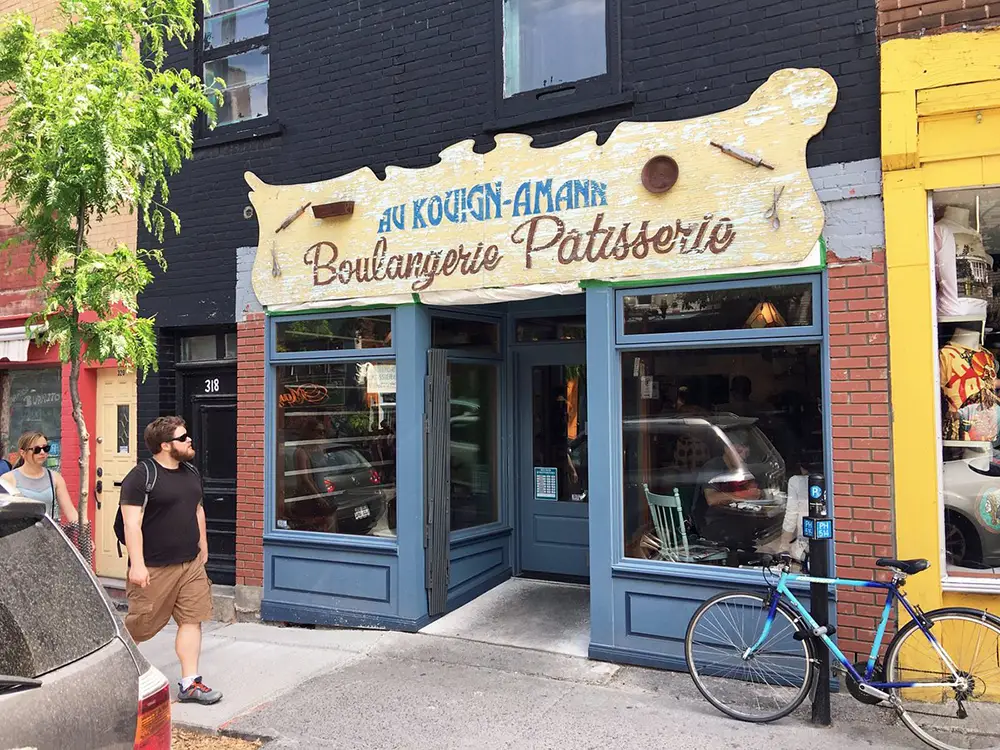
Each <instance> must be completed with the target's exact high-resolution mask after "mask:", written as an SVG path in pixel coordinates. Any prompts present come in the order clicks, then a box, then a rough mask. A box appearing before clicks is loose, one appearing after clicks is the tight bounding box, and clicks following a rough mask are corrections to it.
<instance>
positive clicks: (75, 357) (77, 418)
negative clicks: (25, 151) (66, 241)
mask: <svg viewBox="0 0 1000 750" xmlns="http://www.w3.org/2000/svg"><path fill="white" fill-rule="evenodd" d="M76 222H77V224H76V257H77V258H79V257H80V255H81V254H82V253H83V245H84V241H85V239H86V228H87V200H86V195H85V194H84V193H83V192H82V191H81V192H80V209H79V212H78V213H77V216H76ZM73 272H74V273H76V269H75V268H74V269H73ZM72 314H73V327H72V335H71V337H70V345H69V348H70V363H69V400H70V404H71V405H72V407H73V421H74V422H76V434H77V437H78V438H79V440H80V457H79V459H78V464H79V467H80V494H79V496H78V497H77V502H76V509H77V512H78V513H79V514H80V530H79V534H78V535H77V547H79V549H80V552H82V553H83V556H84V557H85V558H86V559H87V561H88V562H93V560H92V556H91V553H90V550H91V548H92V546H93V545H92V544H91V540H90V524H89V523H87V495H88V489H89V486H90V434H89V433H88V432H87V420H86V419H85V418H84V416H83V402H82V401H81V400H80V356H81V354H82V353H83V352H82V345H81V342H80V311H79V309H77V308H76V306H75V305H74V307H73V310H72Z"/></svg>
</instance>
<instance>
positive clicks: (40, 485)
mask: <svg viewBox="0 0 1000 750" xmlns="http://www.w3.org/2000/svg"><path fill="white" fill-rule="evenodd" d="M14 476H15V477H16V478H17V490H18V492H20V493H21V494H22V495H24V496H25V497H26V498H28V499H29V500H40V501H41V502H43V503H45V509H46V510H45V512H46V513H48V514H49V516H51V517H52V518H58V506H57V505H56V502H55V497H53V494H52V490H53V482H52V474H51V473H50V472H49V470H48V469H46V470H45V473H44V474H42V475H41V476H40V477H37V478H35V477H29V476H28V475H26V474H25V473H24V472H22V471H21V470H20V469H14Z"/></svg>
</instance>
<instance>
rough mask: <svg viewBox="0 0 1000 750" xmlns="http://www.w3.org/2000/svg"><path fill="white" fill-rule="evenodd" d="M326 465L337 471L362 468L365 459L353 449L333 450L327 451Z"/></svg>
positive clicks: (365, 463)
mask: <svg viewBox="0 0 1000 750" xmlns="http://www.w3.org/2000/svg"><path fill="white" fill-rule="evenodd" d="M326 457H327V465H328V466H330V467H334V468H338V469H357V468H363V467H364V466H366V465H367V464H368V461H367V459H365V457H364V456H362V455H361V454H360V453H358V451H356V450H354V449H353V448H333V449H332V450H329V451H327V453H326Z"/></svg>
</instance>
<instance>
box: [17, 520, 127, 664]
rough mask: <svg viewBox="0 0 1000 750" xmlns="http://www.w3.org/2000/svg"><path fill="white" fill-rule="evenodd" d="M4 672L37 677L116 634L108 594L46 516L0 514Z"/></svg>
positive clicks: (89, 650) (80, 656) (84, 653)
mask: <svg viewBox="0 0 1000 750" xmlns="http://www.w3.org/2000/svg"><path fill="white" fill-rule="evenodd" d="M0 561H2V562H0V567H2V572H0V644H2V645H0V674H7V675H16V676H18V677H39V676H40V675H44V674H45V673H46V672H51V671H52V670H53V669H58V668H59V667H63V666H65V665H67V664H70V663H71V662H74V661H76V660H77V659H80V658H82V657H84V656H86V655H87V654H90V653H93V652H94V651H96V650H97V649H99V648H101V647H102V646H104V645H106V644H107V643H108V642H110V641H111V640H112V639H113V638H114V637H115V636H116V634H117V628H116V625H115V621H114V618H113V616H112V614H111V613H110V612H109V611H108V607H107V605H106V603H105V601H104V597H103V596H102V595H101V593H100V592H99V591H98V590H97V588H96V587H95V586H94V583H93V580H92V579H91V577H90V575H89V574H88V573H87V571H86V570H84V569H83V567H82V566H81V564H80V561H79V559H78V558H77V556H76V555H75V554H74V552H73V550H72V549H70V548H69V546H68V545H67V544H66V542H65V540H64V539H63V537H62V535H61V534H60V533H59V532H58V531H57V530H56V529H55V528H54V527H53V526H52V524H51V522H50V521H48V520H42V521H38V520H35V519H31V518H28V519H24V518H9V519H0Z"/></svg>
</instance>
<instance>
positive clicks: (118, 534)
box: [115, 461, 201, 557]
mask: <svg viewBox="0 0 1000 750" xmlns="http://www.w3.org/2000/svg"><path fill="white" fill-rule="evenodd" d="M140 463H141V464H142V468H144V469H145V470H146V494H145V496H144V497H143V498H142V511H143V513H145V512H146V503H148V502H149V493H150V492H152V491H153V487H155V486H156V478H157V476H158V475H159V474H158V472H157V470H156V461H141V462H140ZM150 466H152V467H153V470H152V472H150V470H149V467H150ZM181 466H183V467H184V468H186V469H188V470H189V471H192V472H194V474H195V475H196V476H199V477H200V476H201V475H200V474H199V473H198V470H197V469H196V468H195V467H193V466H192V465H191V464H189V463H187V462H182V463H181ZM115 538H116V539H117V540H118V557H123V555H122V545H123V544H125V519H123V518H122V504H121V500H119V501H118V512H117V513H116V514H115Z"/></svg>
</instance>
